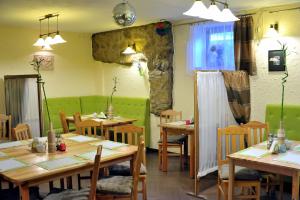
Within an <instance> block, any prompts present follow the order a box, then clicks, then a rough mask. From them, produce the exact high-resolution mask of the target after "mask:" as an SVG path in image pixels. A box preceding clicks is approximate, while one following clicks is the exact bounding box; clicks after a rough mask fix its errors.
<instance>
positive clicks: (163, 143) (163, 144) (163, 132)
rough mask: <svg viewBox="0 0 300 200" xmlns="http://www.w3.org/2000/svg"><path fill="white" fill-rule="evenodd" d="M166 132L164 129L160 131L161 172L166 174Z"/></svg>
mask: <svg viewBox="0 0 300 200" xmlns="http://www.w3.org/2000/svg"><path fill="white" fill-rule="evenodd" d="M167 134H168V133H167V130H166V129H165V128H163V129H162V136H163V137H162V168H163V171H164V172H166V171H167V170H168V155H167V154H168V151H167V141H168V136H167Z"/></svg>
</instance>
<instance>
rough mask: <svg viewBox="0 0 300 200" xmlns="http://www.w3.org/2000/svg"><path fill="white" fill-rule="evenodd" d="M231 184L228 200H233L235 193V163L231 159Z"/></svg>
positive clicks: (229, 185)
mask: <svg viewBox="0 0 300 200" xmlns="http://www.w3.org/2000/svg"><path fill="white" fill-rule="evenodd" d="M228 179H229V184H228V200H233V193H234V162H233V160H232V159H231V158H229V178H228Z"/></svg>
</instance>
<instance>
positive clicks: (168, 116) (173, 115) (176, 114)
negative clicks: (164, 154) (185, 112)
mask: <svg viewBox="0 0 300 200" xmlns="http://www.w3.org/2000/svg"><path fill="white" fill-rule="evenodd" d="M180 120H182V111H175V110H165V111H162V112H161V113H160V116H159V122H160V124H163V123H168V122H175V121H180ZM160 137H162V128H161V127H160Z"/></svg>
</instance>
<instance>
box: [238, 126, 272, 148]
mask: <svg viewBox="0 0 300 200" xmlns="http://www.w3.org/2000/svg"><path fill="white" fill-rule="evenodd" d="M241 126H242V127H245V128H248V129H249V130H248V133H249V134H250V137H249V141H247V144H248V146H249V147H250V146H253V145H256V144H258V143H261V142H263V140H264V134H266V138H267V139H268V134H269V125H268V124H267V123H262V122H259V121H250V122H248V123H247V124H241Z"/></svg>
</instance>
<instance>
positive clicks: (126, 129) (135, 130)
mask: <svg viewBox="0 0 300 200" xmlns="http://www.w3.org/2000/svg"><path fill="white" fill-rule="evenodd" d="M120 135H121V142H122V143H126V144H130V145H139V144H140V142H141V141H140V139H141V138H145V129H144V127H141V126H135V125H133V124H127V125H122V126H115V127H114V141H115V142H118V136H120ZM142 161H143V163H144V164H146V149H144V153H143V159H142Z"/></svg>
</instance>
